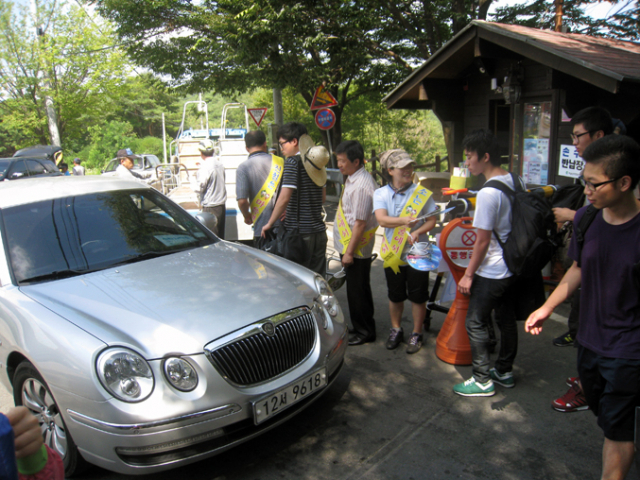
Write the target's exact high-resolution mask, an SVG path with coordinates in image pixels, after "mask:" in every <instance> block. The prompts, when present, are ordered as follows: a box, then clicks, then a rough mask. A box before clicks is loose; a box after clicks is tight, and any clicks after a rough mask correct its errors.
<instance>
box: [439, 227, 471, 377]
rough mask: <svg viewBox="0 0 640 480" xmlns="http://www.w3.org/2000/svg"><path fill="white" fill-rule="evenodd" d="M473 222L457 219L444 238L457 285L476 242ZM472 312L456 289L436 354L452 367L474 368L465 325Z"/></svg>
mask: <svg viewBox="0 0 640 480" xmlns="http://www.w3.org/2000/svg"><path fill="white" fill-rule="evenodd" d="M472 220H473V219H472V218H468V217H467V218H456V219H455V220H453V221H451V222H449V224H448V225H447V226H446V227H445V228H444V229H443V230H442V234H441V235H440V250H441V251H442V257H443V258H444V259H445V261H446V262H447V265H449V270H450V271H451V274H452V275H453V278H454V280H455V281H456V285H457V284H458V282H459V281H460V280H461V279H462V276H463V275H464V272H465V270H466V264H468V259H469V258H471V255H470V252H471V251H472V250H473V245H474V244H475V240H476V233H475V229H474V228H473V226H472V225H471V221H472ZM463 257H464V258H463ZM468 309H469V296H468V295H463V294H462V293H460V292H458V291H457V290H456V298H455V300H454V301H453V305H452V306H451V308H450V309H449V313H448V314H447V318H446V319H445V321H444V324H443V325H442V328H441V329H440V333H439V334H438V338H437V340H436V355H437V357H438V358H439V359H440V360H442V361H443V362H446V363H450V364H452V365H471V360H472V355H471V345H470V344H469V336H468V335H467V329H466V326H465V319H466V317H467V310H468Z"/></svg>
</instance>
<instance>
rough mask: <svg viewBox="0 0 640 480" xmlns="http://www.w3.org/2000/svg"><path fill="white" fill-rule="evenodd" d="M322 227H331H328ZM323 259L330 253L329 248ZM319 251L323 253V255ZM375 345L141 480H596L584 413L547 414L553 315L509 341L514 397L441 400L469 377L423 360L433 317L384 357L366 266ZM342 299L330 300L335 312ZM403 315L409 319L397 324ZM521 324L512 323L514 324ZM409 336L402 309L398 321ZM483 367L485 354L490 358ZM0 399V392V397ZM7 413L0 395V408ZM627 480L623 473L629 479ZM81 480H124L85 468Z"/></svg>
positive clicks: (570, 356)
mask: <svg viewBox="0 0 640 480" xmlns="http://www.w3.org/2000/svg"><path fill="white" fill-rule="evenodd" d="M330 228H331V227H330ZM329 246H330V248H329V251H330V252H331V251H332V250H333V249H332V246H333V245H332V242H331V241H330V245H329ZM330 252H329V253H330ZM372 287H373V292H374V299H375V308H376V322H377V336H378V339H377V341H376V342H375V343H372V344H368V345H363V346H357V347H349V349H348V350H347V355H346V364H345V367H344V369H343V371H342V373H341V375H340V376H339V377H338V379H337V380H336V382H335V383H334V384H333V385H332V386H331V387H330V389H329V390H327V392H326V393H325V395H324V396H323V397H322V398H320V399H319V400H318V401H316V402H315V403H314V404H312V405H311V406H310V407H309V408H307V409H306V410H305V411H303V412H302V413H301V414H299V415H298V416H297V417H295V418H294V419H293V420H292V421H290V422H288V423H286V424H284V425H282V426H280V427H278V428H276V429H274V430H271V431H269V432H267V433H266V434H264V435H262V436H261V437H259V438H257V439H255V440H252V441H250V442H247V443H245V444H243V445H240V446H239V447H236V448H235V449H232V450H230V451H228V452H225V453H223V454H221V455H218V456H217V457H213V458H211V459H207V460H204V461H201V462H198V463H195V464H192V465H188V466H186V467H182V468H180V469H177V470H171V471H168V472H165V473H162V474H153V475H149V476H146V478H148V479H149V480H160V479H163V480H164V479H182V478H189V479H190V480H204V479H207V480H209V479H211V480H213V479H216V480H229V479H238V480H244V479H246V480H271V479H273V480H275V479H327V480H338V479H339V480H342V479H345V480H347V479H348V480H355V479H367V480H377V479H409V480H410V479H492V480H514V479H515V480H520V479H521V480H529V479H531V480H534V479H535V480H538V479H539V480H543V479H556V478H557V479H580V480H589V479H594V480H595V479H598V478H600V470H601V451H602V441H603V436H602V433H601V431H600V429H599V428H598V426H597V424H596V418H595V416H594V415H593V414H592V413H591V412H589V411H586V412H578V413H559V412H556V411H554V410H552V408H551V401H552V400H553V399H554V398H556V397H558V396H560V395H562V394H564V393H565V392H566V390H567V386H566V385H565V379H566V377H569V376H575V375H576V368H575V363H576V351H575V349H574V348H571V347H564V348H559V347H554V346H552V343H551V341H552V339H553V338H554V337H556V336H558V335H560V334H562V333H564V332H565V331H566V319H564V318H563V317H562V315H563V314H564V315H566V314H567V313H568V308H567V307H563V308H561V309H560V311H559V314H560V315H558V316H555V317H554V319H555V320H553V321H549V322H547V324H545V329H544V331H543V332H542V334H541V335H540V336H539V337H533V336H531V335H529V334H525V333H524V330H523V329H521V330H520V339H519V352H518V356H517V358H516V362H515V366H514V375H515V380H516V386H515V388H512V389H506V388H502V387H500V386H496V389H497V393H496V395H495V396H493V397H487V398H465V397H460V396H458V395H455V394H453V393H452V390H451V388H452V387H453V385H454V384H455V383H459V382H461V381H463V380H466V379H467V378H469V377H470V375H471V367H469V366H454V365H449V364H446V363H444V362H442V361H440V360H439V359H438V358H437V357H436V355H435V346H436V338H437V335H438V332H439V330H440V328H441V326H442V323H443V321H444V318H445V315H444V314H441V313H437V312H434V313H433V315H432V325H431V330H430V331H429V332H428V333H426V334H425V337H424V346H423V348H422V350H421V351H419V352H418V353H416V354H415V355H407V354H406V353H405V350H406V345H405V344H402V345H400V347H399V348H398V349H396V350H392V351H389V350H386V349H385V346H384V343H385V342H386V338H387V335H388V329H389V327H390V323H389V311H388V303H387V297H386V284H385V280H384V275H383V271H382V263H381V262H380V261H378V260H376V261H375V262H374V265H373V271H372ZM345 290H346V288H345V287H343V288H342V289H340V290H339V291H337V292H336V295H337V296H338V298H339V300H340V303H341V305H342V306H343V307H344V310H345V313H346V315H347V317H348V311H347V309H346V305H347V304H346V291H345ZM406 312H409V316H407V315H406ZM520 324H521V325H522V322H521V323H520ZM403 325H404V327H405V331H410V330H411V328H412V321H411V319H410V306H409V304H407V306H406V309H405V316H404V317H403ZM492 360H495V355H493V356H492ZM0 388H1V387H0ZM11 404H12V400H11V397H10V396H9V395H5V394H4V392H3V394H2V395H0V405H1V409H2V410H4V409H5V408H7V407H8V406H9V405H11ZM637 477H638V470H637V469H636V467H635V466H634V467H633V468H632V471H631V472H630V473H629V475H628V477H627V478H629V479H635V478H637ZM78 478H82V479H92V480H106V479H124V478H134V477H127V476H123V475H118V474H114V473H111V472H107V471H105V470H102V469H99V468H97V467H96V468H93V469H92V470H90V471H89V472H88V473H87V474H85V475H83V476H82V477H78Z"/></svg>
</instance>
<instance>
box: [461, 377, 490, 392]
mask: <svg viewBox="0 0 640 480" xmlns="http://www.w3.org/2000/svg"><path fill="white" fill-rule="evenodd" d="M453 393H457V394H458V395H462V396H463V397H491V396H493V395H495V394H496V389H495V387H494V386H493V380H489V381H488V382H486V383H479V382H476V379H475V378H473V377H471V378H470V379H469V380H467V381H466V382H462V383H458V384H457V385H454V386H453Z"/></svg>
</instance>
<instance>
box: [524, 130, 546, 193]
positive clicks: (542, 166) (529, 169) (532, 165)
mask: <svg viewBox="0 0 640 480" xmlns="http://www.w3.org/2000/svg"><path fill="white" fill-rule="evenodd" d="M522 178H523V179H524V181H525V183H533V184H536V185H546V184H547V182H548V181H549V139H548V138H525V139H524V162H523V164H522Z"/></svg>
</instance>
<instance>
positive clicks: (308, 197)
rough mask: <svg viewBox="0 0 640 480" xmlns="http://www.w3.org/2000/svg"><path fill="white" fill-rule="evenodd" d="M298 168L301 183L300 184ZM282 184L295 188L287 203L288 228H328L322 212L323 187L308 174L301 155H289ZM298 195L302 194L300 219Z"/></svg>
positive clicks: (308, 230) (305, 230)
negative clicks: (298, 214)
mask: <svg viewBox="0 0 640 480" xmlns="http://www.w3.org/2000/svg"><path fill="white" fill-rule="evenodd" d="M298 168H299V169H300V185H298ZM282 186H283V187H286V188H291V189H293V195H291V200H289V204H288V205H287V216H286V217H285V220H284V225H285V227H286V228H287V229H293V228H299V229H300V233H320V232H324V231H325V230H326V228H327V227H326V226H325V224H324V221H323V219H322V218H323V214H322V189H323V188H324V187H319V186H317V185H316V184H315V183H313V180H311V178H309V175H307V171H306V170H305V169H304V167H303V166H302V162H301V159H300V155H295V156H293V157H289V158H287V159H286V160H285V162H284V173H283V174H282ZM298 195H300V219H298V216H297V209H298V206H297V205H298Z"/></svg>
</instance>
